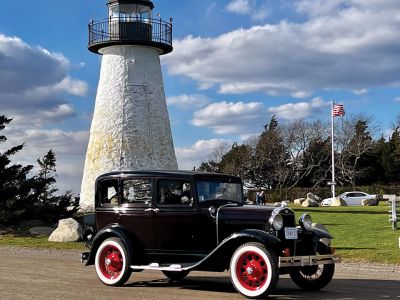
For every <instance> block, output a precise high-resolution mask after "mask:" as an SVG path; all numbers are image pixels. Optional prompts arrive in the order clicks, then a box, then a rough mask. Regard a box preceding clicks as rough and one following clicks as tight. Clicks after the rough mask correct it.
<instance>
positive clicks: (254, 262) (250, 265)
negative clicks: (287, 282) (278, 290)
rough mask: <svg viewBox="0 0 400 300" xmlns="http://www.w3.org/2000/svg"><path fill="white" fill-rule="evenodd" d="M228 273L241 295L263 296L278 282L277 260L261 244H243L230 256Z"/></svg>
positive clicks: (250, 296)
mask: <svg viewBox="0 0 400 300" xmlns="http://www.w3.org/2000/svg"><path fill="white" fill-rule="evenodd" d="M230 275H231V281H232V284H233V286H234V287H235V289H236V290H237V291H238V292H239V293H241V294H242V295H244V296H246V297H249V298H258V297H265V296H267V295H269V294H270V293H271V292H272V291H273V289H274V288H275V286H276V284H277V282H278V278H279V269H278V261H277V259H276V256H275V255H274V253H272V252H271V251H270V250H269V249H267V248H266V247H265V246H264V245H263V244H260V243H247V244H243V245H242V246H240V247H239V248H238V249H237V250H236V251H235V253H234V254H233V256H232V258H231V262H230Z"/></svg>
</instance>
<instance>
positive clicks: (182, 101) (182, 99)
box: [167, 94, 210, 110]
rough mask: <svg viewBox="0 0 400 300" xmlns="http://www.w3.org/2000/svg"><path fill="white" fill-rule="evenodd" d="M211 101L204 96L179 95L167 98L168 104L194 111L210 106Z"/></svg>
mask: <svg viewBox="0 0 400 300" xmlns="http://www.w3.org/2000/svg"><path fill="white" fill-rule="evenodd" d="M209 102H210V99H209V98H208V97H206V96H204V95H199V94H195V95H186V94H183V95H179V96H170V97H168V98H167V104H168V105H172V106H176V107H179V108H180V109H182V110H192V109H196V108H199V107H203V106H204V105H206V104H208V103H209Z"/></svg>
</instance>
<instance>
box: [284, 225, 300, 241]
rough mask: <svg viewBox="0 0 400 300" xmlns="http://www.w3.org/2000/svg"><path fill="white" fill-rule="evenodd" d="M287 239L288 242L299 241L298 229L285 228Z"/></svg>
mask: <svg viewBox="0 0 400 300" xmlns="http://www.w3.org/2000/svg"><path fill="white" fill-rule="evenodd" d="M285 238H286V239H287V240H297V228H296V227H285Z"/></svg>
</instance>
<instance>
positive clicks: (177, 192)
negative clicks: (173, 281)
mask: <svg viewBox="0 0 400 300" xmlns="http://www.w3.org/2000/svg"><path fill="white" fill-rule="evenodd" d="M156 191H157V192H156V203H155V209H154V240H155V247H156V249H157V251H158V252H160V253H161V252H162V253H164V254H169V255H174V254H179V253H186V254H189V253H192V254H194V253H196V252H198V249H197V247H196V242H195V241H196V234H195V232H196V230H197V229H196V227H197V226H199V224H198V219H199V216H198V214H197V212H196V209H195V206H194V204H193V200H194V195H193V193H192V182H191V180H189V179H185V178H173V179H168V178H160V179H158V180H157V182H156Z"/></svg>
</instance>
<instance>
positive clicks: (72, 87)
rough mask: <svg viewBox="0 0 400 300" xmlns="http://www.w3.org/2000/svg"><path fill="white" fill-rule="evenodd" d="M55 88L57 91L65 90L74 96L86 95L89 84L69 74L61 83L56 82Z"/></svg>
mask: <svg viewBox="0 0 400 300" xmlns="http://www.w3.org/2000/svg"><path fill="white" fill-rule="evenodd" d="M54 88H55V91H57V90H60V91H64V92H67V93H68V94H71V95H74V96H85V95H86V93H87V91H88V89H89V86H88V84H87V82H85V81H82V80H77V79H73V78H71V77H70V76H67V77H65V78H64V79H63V80H61V81H60V82H59V83H56V84H55V86H54Z"/></svg>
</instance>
